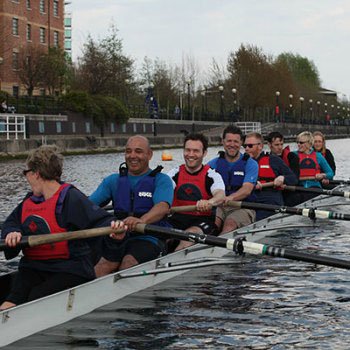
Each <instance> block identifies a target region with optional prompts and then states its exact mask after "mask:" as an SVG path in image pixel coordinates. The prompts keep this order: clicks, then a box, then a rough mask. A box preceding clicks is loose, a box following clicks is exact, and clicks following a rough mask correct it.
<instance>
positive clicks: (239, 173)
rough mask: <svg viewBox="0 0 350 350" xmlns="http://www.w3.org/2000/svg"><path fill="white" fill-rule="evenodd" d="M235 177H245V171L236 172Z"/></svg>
mask: <svg viewBox="0 0 350 350" xmlns="http://www.w3.org/2000/svg"><path fill="white" fill-rule="evenodd" d="M233 175H238V176H244V172H243V171H234V172H233Z"/></svg>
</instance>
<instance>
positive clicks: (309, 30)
mask: <svg viewBox="0 0 350 350" xmlns="http://www.w3.org/2000/svg"><path fill="white" fill-rule="evenodd" d="M70 1H71V4H70V5H68V6H67V7H66V11H67V12H71V13H72V18H73V19H72V21H73V59H76V58H77V57H79V56H80V55H81V50H82V47H83V44H84V42H86V38H87V36H88V35H89V34H90V35H91V36H92V37H93V38H95V39H99V38H100V39H101V38H104V37H106V36H107V35H108V29H109V27H110V25H111V24H112V23H114V24H115V25H116V27H117V28H118V30H119V37H120V39H122V41H123V52H124V54H125V55H127V56H130V57H131V58H133V59H134V60H135V61H136V64H137V65H140V64H141V62H142V61H143V59H144V57H145V56H147V57H149V58H150V59H156V58H159V59H161V60H163V61H165V62H169V63H173V64H178V65H180V64H181V60H182V57H186V56H190V57H193V58H194V59H195V61H196V62H197V64H198V66H199V67H200V69H201V71H202V72H205V71H207V70H208V69H209V67H210V64H211V62H212V59H213V58H215V60H216V61H217V62H218V63H219V64H220V65H222V66H224V65H226V62H227V58H228V56H229V54H230V52H235V51H236V50H237V49H238V48H239V47H240V45H241V44H245V45H247V44H249V45H255V46H257V47H259V48H261V49H262V50H263V52H264V53H266V54H271V55H273V56H275V57H276V56H277V55H279V54H280V53H282V52H292V53H294V54H299V55H301V56H303V57H307V58H308V59H309V60H312V61H313V62H314V63H315V65H316V67H317V69H318V71H319V75H320V78H321V82H322V86H323V87H324V88H327V89H331V90H335V91H337V92H338V94H339V97H340V98H347V99H350V68H349V67H350V62H349V58H350V44H349V43H350V1H349V0H103V1H102V0H70Z"/></svg>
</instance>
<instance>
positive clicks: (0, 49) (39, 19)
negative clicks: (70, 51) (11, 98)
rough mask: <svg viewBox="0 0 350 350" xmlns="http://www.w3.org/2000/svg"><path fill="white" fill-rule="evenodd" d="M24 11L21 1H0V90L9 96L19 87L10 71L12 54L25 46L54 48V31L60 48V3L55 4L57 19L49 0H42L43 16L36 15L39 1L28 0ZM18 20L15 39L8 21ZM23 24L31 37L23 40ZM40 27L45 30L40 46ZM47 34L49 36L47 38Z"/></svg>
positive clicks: (62, 22) (41, 14) (23, 1)
mask: <svg viewBox="0 0 350 350" xmlns="http://www.w3.org/2000/svg"><path fill="white" fill-rule="evenodd" d="M30 3H31V9H27V5H26V1H25V0H18V2H16V1H13V0H1V1H0V57H2V58H3V63H2V64H0V82H1V90H5V91H7V92H9V93H12V86H13V85H18V86H19V85H20V80H19V78H18V72H17V71H16V70H13V69H12V53H13V51H14V50H20V48H21V47H25V46H26V45H33V46H37V45H40V46H43V47H44V48H45V49H47V48H48V47H49V45H50V46H54V31H58V33H59V46H60V47H61V48H64V0H59V1H58V17H55V16H54V15H53V0H45V13H40V11H39V3H40V0H31V1H30ZM14 17H15V18H18V36H17V35H13V34H12V19H13V18H14ZM27 24H31V29H32V30H31V32H32V38H31V41H27V37H26V31H27ZM40 27H43V28H45V29H46V43H45V44H41V43H40ZM49 34H50V35H49ZM21 92H22V93H23V92H24V91H23V89H21Z"/></svg>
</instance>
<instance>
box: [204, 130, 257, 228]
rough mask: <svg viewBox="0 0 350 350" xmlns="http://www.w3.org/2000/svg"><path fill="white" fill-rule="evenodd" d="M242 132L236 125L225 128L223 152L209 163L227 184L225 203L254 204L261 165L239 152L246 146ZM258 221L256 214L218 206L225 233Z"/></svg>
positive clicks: (217, 213) (220, 223)
mask: <svg viewBox="0 0 350 350" xmlns="http://www.w3.org/2000/svg"><path fill="white" fill-rule="evenodd" d="M243 138H244V136H243V133H242V130H241V129H240V128H238V127H237V126H233V125H230V126H228V127H226V128H225V129H224V131H223V135H222V145H223V147H224V151H220V152H219V157H216V158H214V159H212V160H210V161H209V162H208V165H209V166H210V167H211V168H213V169H215V170H216V171H217V172H218V173H219V174H220V175H221V176H222V179H223V180H224V183H225V195H226V197H225V201H224V203H227V202H229V201H246V202H249V201H250V202H251V201H255V199H256V196H255V194H254V187H255V184H256V181H257V178H258V164H257V162H256V161H255V160H254V159H252V158H250V156H249V155H248V154H247V153H245V154H242V153H241V152H240V150H241V147H242V144H243ZM254 220H255V211H254V210H251V209H235V208H230V207H229V206H226V207H225V206H223V207H218V208H217V211H216V225H217V226H218V227H220V228H221V232H222V233H226V232H229V231H232V230H235V229H236V228H239V227H242V226H246V225H249V224H251V223H252V222H253V221H254Z"/></svg>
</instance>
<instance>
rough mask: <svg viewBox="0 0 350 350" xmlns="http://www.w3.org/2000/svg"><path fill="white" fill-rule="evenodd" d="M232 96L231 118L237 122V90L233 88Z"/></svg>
mask: <svg viewBox="0 0 350 350" xmlns="http://www.w3.org/2000/svg"><path fill="white" fill-rule="evenodd" d="M231 91H232V94H233V118H234V119H235V120H237V119H238V118H237V114H238V113H237V112H238V109H237V89H235V88H233V89H232V90H231Z"/></svg>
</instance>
